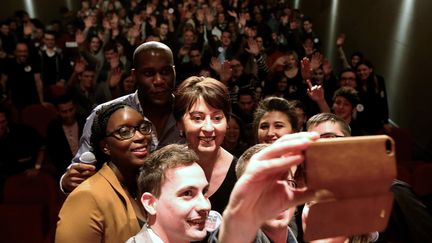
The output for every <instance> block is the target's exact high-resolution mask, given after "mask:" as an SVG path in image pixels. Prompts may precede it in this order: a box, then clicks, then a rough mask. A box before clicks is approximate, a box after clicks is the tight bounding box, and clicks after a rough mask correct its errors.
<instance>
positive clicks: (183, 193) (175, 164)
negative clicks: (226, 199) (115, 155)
mask: <svg viewBox="0 0 432 243" xmlns="http://www.w3.org/2000/svg"><path fill="white" fill-rule="evenodd" d="M197 161H198V156H197V155H196V154H195V152H193V151H192V150H190V149H188V148H187V147H186V146H185V145H178V144H172V145H168V146H166V147H164V148H162V149H160V150H158V151H156V152H154V153H153V154H151V155H150V157H149V158H147V159H146V161H145V163H144V166H143V167H142V170H141V173H140V176H139V178H138V187H139V191H140V195H142V196H141V203H142V204H143V206H144V209H145V213H146V222H145V226H144V227H143V228H142V229H141V231H140V232H139V233H138V234H137V235H136V236H134V237H132V238H130V239H129V240H128V241H127V242H128V243H134V242H179V243H180V242H191V241H200V240H202V239H203V238H204V237H205V236H206V234H207V231H206V228H205V221H206V219H207V215H208V213H209V211H210V201H209V199H208V196H207V195H206V193H207V190H208V182H207V179H206V177H205V175H204V171H203V169H202V168H201V167H200V166H199V165H198V163H197Z"/></svg>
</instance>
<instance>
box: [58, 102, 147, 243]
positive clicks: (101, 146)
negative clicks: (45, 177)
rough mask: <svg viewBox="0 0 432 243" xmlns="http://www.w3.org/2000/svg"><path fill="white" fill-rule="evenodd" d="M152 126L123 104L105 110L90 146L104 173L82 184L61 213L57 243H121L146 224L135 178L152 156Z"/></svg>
mask: <svg viewBox="0 0 432 243" xmlns="http://www.w3.org/2000/svg"><path fill="white" fill-rule="evenodd" d="M151 130H152V124H151V123H150V122H148V121H145V120H144V118H143V116H142V114H141V113H140V112H139V111H137V110H136V109H135V108H132V107H131V106H129V105H127V104H125V103H115V104H111V105H107V106H103V107H102V108H101V109H100V110H99V111H98V116H97V117H96V118H95V119H94V121H93V125H92V134H91V143H92V145H93V153H94V154H95V157H96V160H97V165H96V167H101V166H102V168H101V169H100V170H99V171H98V172H97V173H96V174H94V175H93V176H92V177H90V178H89V179H87V180H85V181H84V182H82V183H81V181H79V182H78V183H81V184H80V185H79V186H78V187H77V188H76V189H75V190H74V191H73V192H72V193H71V194H70V195H69V196H68V197H67V199H66V201H65V203H64V204H63V207H62V209H61V211H60V213H59V221H58V224H57V231H56V242H124V241H126V240H127V239H128V238H129V237H131V236H133V235H134V234H136V233H137V232H138V231H139V229H140V223H141V222H143V221H144V212H143V210H142V207H140V205H139V201H137V196H138V194H137V193H138V190H137V184H136V179H137V176H138V173H139V168H140V167H141V166H142V165H143V164H144V159H145V157H147V155H148V154H149V153H150V148H151Z"/></svg>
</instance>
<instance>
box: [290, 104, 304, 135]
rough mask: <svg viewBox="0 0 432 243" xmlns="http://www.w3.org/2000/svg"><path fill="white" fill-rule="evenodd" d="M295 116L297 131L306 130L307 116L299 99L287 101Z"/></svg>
mask: <svg viewBox="0 0 432 243" xmlns="http://www.w3.org/2000/svg"><path fill="white" fill-rule="evenodd" d="M289 102H290V105H291V107H292V108H293V109H294V111H295V114H296V116H297V132H303V131H306V122H307V116H306V111H305V109H306V108H305V106H304V105H303V103H302V102H301V101H300V100H291V101H289Z"/></svg>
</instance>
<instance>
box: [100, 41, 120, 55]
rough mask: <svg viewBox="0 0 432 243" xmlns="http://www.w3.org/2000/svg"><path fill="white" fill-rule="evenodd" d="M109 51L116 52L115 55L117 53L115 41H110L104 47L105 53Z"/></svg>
mask: <svg viewBox="0 0 432 243" xmlns="http://www.w3.org/2000/svg"><path fill="white" fill-rule="evenodd" d="M107 51H114V52H115V53H117V52H118V51H117V44H116V42H115V41H109V42H107V43H106V44H105V46H104V47H103V52H107Z"/></svg>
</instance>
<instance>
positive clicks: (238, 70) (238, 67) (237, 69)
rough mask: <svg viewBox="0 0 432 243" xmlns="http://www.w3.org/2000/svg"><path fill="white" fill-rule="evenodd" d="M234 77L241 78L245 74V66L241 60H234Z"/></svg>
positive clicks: (232, 67)
mask: <svg viewBox="0 0 432 243" xmlns="http://www.w3.org/2000/svg"><path fill="white" fill-rule="evenodd" d="M230 64H231V69H232V76H233V77H235V78H238V77H240V76H241V75H242V74H243V65H242V64H241V62H240V61H239V60H236V59H232V60H231V62H230Z"/></svg>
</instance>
